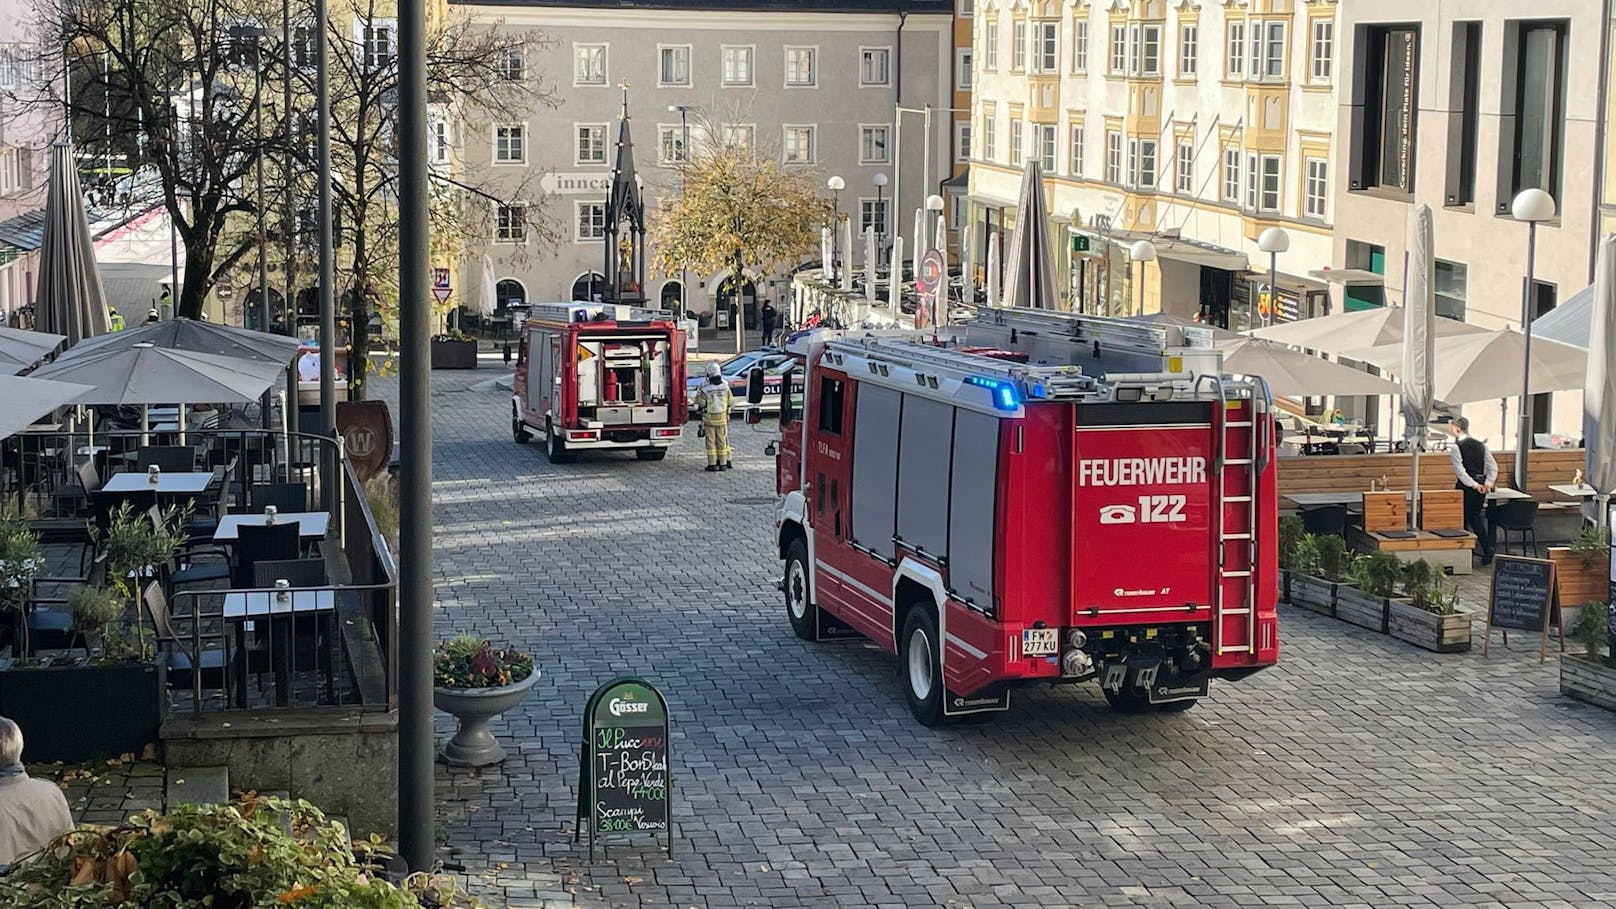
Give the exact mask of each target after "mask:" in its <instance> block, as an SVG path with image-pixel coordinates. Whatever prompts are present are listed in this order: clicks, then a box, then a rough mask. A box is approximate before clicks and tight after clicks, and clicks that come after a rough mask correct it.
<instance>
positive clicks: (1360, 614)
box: [1335, 584, 1407, 634]
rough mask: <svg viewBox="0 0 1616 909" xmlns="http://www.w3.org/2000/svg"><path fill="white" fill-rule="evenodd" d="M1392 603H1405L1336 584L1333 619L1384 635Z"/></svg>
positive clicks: (1348, 585)
mask: <svg viewBox="0 0 1616 909" xmlns="http://www.w3.org/2000/svg"><path fill="white" fill-rule="evenodd" d="M1394 602H1407V601H1406V600H1404V601H1397V600H1394V599H1389V598H1387V597H1378V596H1375V595H1374V594H1370V593H1364V592H1363V591H1362V590H1359V589H1358V588H1356V587H1354V586H1352V585H1351V584H1338V585H1336V589H1335V617H1336V618H1338V619H1340V620H1342V621H1343V622H1348V623H1350V624H1353V625H1357V626H1359V627H1360V628H1368V629H1369V630H1370V631H1378V632H1380V633H1382V634H1385V633H1386V630H1387V625H1388V623H1389V618H1390V610H1391V604H1392V603H1394Z"/></svg>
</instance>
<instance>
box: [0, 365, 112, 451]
mask: <svg viewBox="0 0 1616 909" xmlns="http://www.w3.org/2000/svg"><path fill="white" fill-rule="evenodd" d="M92 390H93V389H91V387H90V386H88V385H80V384H77V383H73V382H53V381H51V380H49V379H36V378H34V377H32V376H0V438H10V437H11V436H14V435H16V434H17V433H19V432H21V431H23V430H24V429H27V428H28V425H29V424H30V423H32V422H34V421H35V420H37V419H39V418H40V417H42V416H44V415H45V414H48V413H50V412H51V411H53V410H55V409H56V408H58V407H61V406H62V405H64V404H72V403H74V402H76V401H78V400H79V398H81V397H83V396H84V395H85V394H86V393H87V392H90V391H92Z"/></svg>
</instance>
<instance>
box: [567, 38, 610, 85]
mask: <svg viewBox="0 0 1616 909" xmlns="http://www.w3.org/2000/svg"><path fill="white" fill-rule="evenodd" d="M572 59H573V65H572V84H573V85H605V84H606V45H604V44H574V45H573V46H572Z"/></svg>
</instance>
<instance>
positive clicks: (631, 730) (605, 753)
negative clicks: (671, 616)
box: [573, 677, 673, 860]
mask: <svg viewBox="0 0 1616 909" xmlns="http://www.w3.org/2000/svg"><path fill="white" fill-rule="evenodd" d="M668 731H669V726H668V702H667V701H666V700H665V699H664V698H663V697H662V692H660V691H658V690H657V689H656V687H655V686H654V685H652V684H651V683H650V682H647V681H645V680H644V679H638V678H632V677H622V678H616V679H612V680H611V681H610V682H607V683H606V684H604V685H602V686H600V687H599V688H597V689H595V693H594V694H593V695H592V696H591V697H590V698H589V703H588V705H587V706H585V708H584V740H583V748H582V752H581V753H580V755H579V763H578V827H577V829H576V830H575V831H574V833H573V840H574V841H575V842H576V841H577V839H578V837H579V835H580V834H582V833H583V831H584V829H585V828H586V827H587V828H588V830H589V857H590V859H591V860H593V859H594V857H595V839H596V837H599V838H601V839H606V838H608V837H628V836H633V835H635V834H647V833H648V834H652V835H655V834H658V833H660V834H664V835H665V836H666V837H667V846H668V850H669V851H670V852H672V849H673V820H672V817H671V812H670V811H669V805H670V804H671V801H672V799H671V792H672V791H671V782H670V778H669V767H668V753H669V752H668Z"/></svg>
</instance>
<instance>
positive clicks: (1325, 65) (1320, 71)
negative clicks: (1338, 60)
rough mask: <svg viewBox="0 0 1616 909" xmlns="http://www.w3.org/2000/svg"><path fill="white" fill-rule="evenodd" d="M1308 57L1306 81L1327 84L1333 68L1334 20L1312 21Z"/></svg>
mask: <svg viewBox="0 0 1616 909" xmlns="http://www.w3.org/2000/svg"><path fill="white" fill-rule="evenodd" d="M1308 56H1309V58H1310V62H1309V64H1308V79H1309V80H1310V81H1312V82H1329V81H1330V74H1331V72H1332V71H1333V70H1334V68H1335V20H1333V19H1315V20H1313V41H1312V44H1311V50H1310V51H1309V54H1308Z"/></svg>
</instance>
